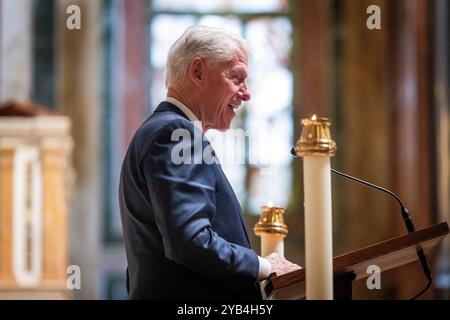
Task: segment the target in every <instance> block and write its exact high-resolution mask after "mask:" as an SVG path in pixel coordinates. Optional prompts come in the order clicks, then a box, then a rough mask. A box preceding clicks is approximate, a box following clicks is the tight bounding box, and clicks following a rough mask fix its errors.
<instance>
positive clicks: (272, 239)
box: [261, 232, 284, 257]
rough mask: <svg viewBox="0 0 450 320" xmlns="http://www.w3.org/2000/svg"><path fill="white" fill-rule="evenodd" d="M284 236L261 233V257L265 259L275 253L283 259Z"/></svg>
mask: <svg viewBox="0 0 450 320" xmlns="http://www.w3.org/2000/svg"><path fill="white" fill-rule="evenodd" d="M283 238H284V235H281V234H276V233H268V232H261V256H263V257H265V256H268V255H269V254H271V253H273V252H276V253H278V254H279V255H280V256H283V257H284V240H283Z"/></svg>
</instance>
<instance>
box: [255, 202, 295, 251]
mask: <svg viewBox="0 0 450 320" xmlns="http://www.w3.org/2000/svg"><path fill="white" fill-rule="evenodd" d="M284 211H285V208H282V207H278V206H270V205H266V206H261V216H260V218H259V221H258V223H257V224H256V225H255V227H254V228H253V230H254V231H255V234H256V235H257V236H259V237H261V255H262V256H263V257H264V256H267V255H269V254H271V253H272V252H277V253H278V254H280V255H281V256H284V241H283V239H284V237H285V236H286V235H287V233H288V228H287V225H286V224H285V223H284V216H283V215H284Z"/></svg>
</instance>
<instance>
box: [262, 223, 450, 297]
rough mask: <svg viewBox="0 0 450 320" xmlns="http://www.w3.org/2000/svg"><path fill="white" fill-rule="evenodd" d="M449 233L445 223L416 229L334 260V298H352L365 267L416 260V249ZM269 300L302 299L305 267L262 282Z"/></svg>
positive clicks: (429, 246)
mask: <svg viewBox="0 0 450 320" xmlns="http://www.w3.org/2000/svg"><path fill="white" fill-rule="evenodd" d="M448 233H449V229H448V225H447V223H446V222H443V223H440V224H436V225H434V226H431V227H428V228H425V229H421V230H417V231H415V232H412V233H408V234H405V235H402V236H399V237H396V238H393V239H389V240H387V241H383V242H380V243H377V244H374V245H371V246H369V247H366V248H363V249H360V250H356V251H353V252H350V253H346V254H344V255H340V256H337V257H335V258H334V259H333V270H334V299H335V300H342V299H351V298H352V282H353V281H354V280H358V279H362V278H365V277H368V276H369V275H370V274H368V273H367V272H366V270H367V267H368V266H370V265H376V266H378V267H379V268H380V269H381V272H383V271H386V270H389V269H393V268H396V267H399V266H402V265H404V264H408V263H410V262H413V261H415V260H417V259H418V258H417V252H416V250H417V248H419V247H422V249H423V250H424V252H425V253H427V252H430V251H431V250H432V249H433V248H434V247H436V246H437V245H438V244H439V243H440V241H441V240H442V239H443V238H444V237H445V236H446V235H447V234H448ZM262 290H263V293H264V296H265V297H266V299H268V300H298V299H303V298H305V269H300V270H296V271H293V272H290V273H286V274H283V275H281V276H275V277H272V278H270V279H269V280H267V281H265V282H264V283H263V284H262Z"/></svg>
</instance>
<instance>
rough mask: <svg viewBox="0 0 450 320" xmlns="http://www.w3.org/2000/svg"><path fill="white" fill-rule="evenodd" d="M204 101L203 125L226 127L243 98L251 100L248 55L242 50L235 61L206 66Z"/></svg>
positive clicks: (227, 127)
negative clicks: (247, 82)
mask: <svg viewBox="0 0 450 320" xmlns="http://www.w3.org/2000/svg"><path fill="white" fill-rule="evenodd" d="M206 79H207V81H206V82H205V85H204V87H203V89H204V90H202V98H201V104H202V109H203V111H204V117H203V119H202V121H203V122H204V124H203V125H204V126H205V127H206V128H207V129H209V128H214V129H218V130H220V131H225V130H227V129H229V128H230V125H231V120H233V118H234V116H235V112H236V110H237V109H238V108H239V106H240V105H241V103H242V101H248V100H250V91H249V89H248V87H247V84H246V79H247V55H246V54H245V53H244V52H242V51H239V52H237V53H236V54H235V57H234V59H233V61H232V62H230V63H228V64H222V65H218V66H215V67H212V68H207V72H206Z"/></svg>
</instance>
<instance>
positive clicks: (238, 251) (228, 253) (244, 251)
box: [119, 26, 299, 299]
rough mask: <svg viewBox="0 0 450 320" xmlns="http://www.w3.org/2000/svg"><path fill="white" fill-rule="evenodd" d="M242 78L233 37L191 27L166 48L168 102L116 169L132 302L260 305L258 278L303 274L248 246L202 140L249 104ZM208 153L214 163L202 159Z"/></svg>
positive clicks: (239, 46)
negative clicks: (235, 301) (243, 302)
mask: <svg viewBox="0 0 450 320" xmlns="http://www.w3.org/2000/svg"><path fill="white" fill-rule="evenodd" d="M246 78H247V51H246V46H245V43H244V41H243V40H242V39H240V38H238V37H237V36H235V35H233V34H230V33H227V32H224V31H221V30H219V29H215V28H209V27H204V26H196V27H191V28H189V29H188V30H186V32H185V33H184V34H183V35H182V36H181V37H180V38H179V39H178V40H177V41H176V42H175V43H174V44H173V46H172V47H171V49H170V52H169V55H168V61H167V82H166V84H167V87H168V91H167V99H166V100H165V101H164V102H162V103H161V104H160V105H159V106H158V107H157V108H156V110H155V112H154V113H153V114H152V115H151V116H150V117H149V118H148V119H147V120H146V121H145V122H144V123H143V124H142V125H141V127H140V128H139V129H138V130H137V132H136V134H135V136H134V138H133V140H132V141H131V143H130V146H129V148H128V151H127V154H126V156H125V159H124V162H123V165H122V172H121V179H120V191H119V197H120V209H121V218H122V227H123V232H124V240H125V249H126V254H127V260H128V269H127V290H128V292H129V298H131V299H227V298H228V299H229V298H243V299H260V298H261V293H260V290H259V286H258V281H260V280H262V279H265V278H267V277H268V276H269V274H271V273H272V272H276V273H277V274H282V273H286V272H288V271H292V270H295V269H297V268H299V267H298V266H297V265H295V264H293V263H290V262H289V261H287V260H285V259H284V258H282V257H280V256H278V255H277V254H272V255H269V256H268V257H265V258H263V257H259V256H258V255H257V254H256V253H255V252H254V251H253V250H252V249H250V242H249V238H248V234H247V231H246V228H245V223H244V219H243V216H242V211H241V208H240V206H239V203H238V200H237V199H236V196H235V194H234V192H233V190H232V188H231V186H230V184H229V182H228V180H227V178H226V177H225V174H224V173H223V171H222V169H221V166H220V164H219V162H218V160H217V159H216V158H215V154H214V151H213V150H212V147H211V145H210V144H209V141H208V140H207V139H206V138H205V137H204V135H203V133H204V132H206V131H207V130H208V129H211V128H215V129H219V130H222V131H223V130H226V129H228V128H229V127H230V123H231V120H232V119H233V117H234V116H235V111H236V109H238V108H239V107H240V105H241V103H242V102H243V101H248V100H250V92H249V89H248V87H247V84H246ZM179 132H182V133H187V135H188V136H189V137H192V139H180V135H179V134H178V133H179ZM175 133H176V134H175ZM182 136H183V137H184V138H186V135H182ZM196 137H197V138H196ZM180 146H181V147H182V148H180ZM208 148H209V150H212V152H211V156H212V157H213V158H214V159H213V160H214V161H205V159H203V158H204V154H203V151H204V150H207V149H208ZM180 150H181V152H180ZM181 154H182V161H181V162H180V156H181ZM195 159H197V161H195ZM199 159H200V161H198V160H199ZM191 160H192V161H191ZM209 160H211V159H209Z"/></svg>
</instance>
